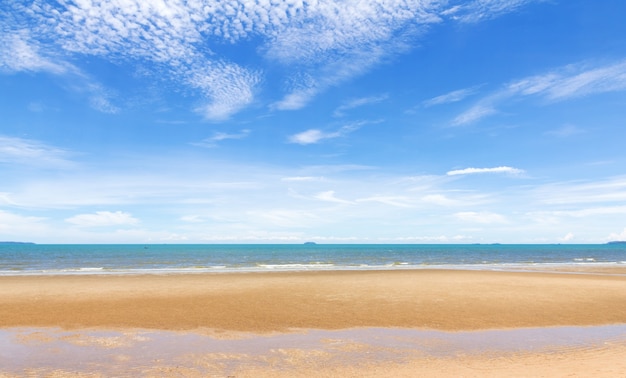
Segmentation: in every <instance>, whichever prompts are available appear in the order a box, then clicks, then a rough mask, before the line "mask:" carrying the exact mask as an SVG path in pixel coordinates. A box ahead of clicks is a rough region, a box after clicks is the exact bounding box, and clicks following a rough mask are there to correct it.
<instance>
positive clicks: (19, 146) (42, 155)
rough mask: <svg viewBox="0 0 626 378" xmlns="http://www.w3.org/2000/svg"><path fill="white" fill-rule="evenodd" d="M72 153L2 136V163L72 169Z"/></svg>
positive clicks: (0, 161) (0, 137) (0, 146)
mask: <svg viewBox="0 0 626 378" xmlns="http://www.w3.org/2000/svg"><path fill="white" fill-rule="evenodd" d="M69 155H70V153H69V152H68V151H66V150H63V149H61V148H58V147H54V146H49V145H47V144H45V143H42V142H40V141H36V140H31V139H23V138H14V137H8V136H2V135H0V163H12V164H15V163H17V164H23V165H29V166H38V167H56V168H60V167H71V166H73V165H74V163H73V162H72V161H70V160H69Z"/></svg>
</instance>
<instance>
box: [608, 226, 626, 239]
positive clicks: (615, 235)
mask: <svg viewBox="0 0 626 378" xmlns="http://www.w3.org/2000/svg"><path fill="white" fill-rule="evenodd" d="M607 240H609V241H626V227H624V230H623V231H622V232H620V233H617V232H613V233H611V234H610V235H609V236H608V237H607Z"/></svg>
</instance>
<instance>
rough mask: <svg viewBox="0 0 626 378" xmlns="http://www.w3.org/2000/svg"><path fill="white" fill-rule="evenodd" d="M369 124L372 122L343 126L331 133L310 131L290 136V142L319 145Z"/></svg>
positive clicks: (316, 130)
mask: <svg viewBox="0 0 626 378" xmlns="http://www.w3.org/2000/svg"><path fill="white" fill-rule="evenodd" d="M367 123H370V122H355V123H352V124H349V125H345V126H342V127H340V128H339V129H338V130H335V131H330V132H326V131H322V130H319V129H309V130H306V131H303V132H301V133H297V134H294V135H292V136H290V137H289V142H290V143H296V144H302V145H306V144H315V143H319V142H321V141H322V140H325V139H334V138H340V137H344V136H346V135H348V134H350V133H352V132H354V131H356V130H358V129H360V128H361V126H363V125H365V124H367Z"/></svg>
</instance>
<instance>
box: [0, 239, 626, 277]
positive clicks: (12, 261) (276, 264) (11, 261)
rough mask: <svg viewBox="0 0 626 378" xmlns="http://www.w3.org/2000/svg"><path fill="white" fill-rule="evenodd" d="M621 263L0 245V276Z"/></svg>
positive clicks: (381, 251) (530, 249)
mask: <svg viewBox="0 0 626 378" xmlns="http://www.w3.org/2000/svg"><path fill="white" fill-rule="evenodd" d="M542 265H545V266H548V265H550V266H558V265H564V266H572V265H574V266H578V265H579V266H583V265H592V266H600V265H602V266H606V265H609V266H620V265H621V266H626V244H593V245H571V244H549V245H537V244H524V245H509V244H502V245H500V244H489V245H486V244H472V245H459V244H452V245H440V244H436V245H435V244H427V245H415V244H410V245H398V244H386V245H385V244H364V245H358V244H336V245H329V244H314V245H308V244H303V245H302V244H301V245H284V244H273V245H268V244H262V245H250V244H245V245H244V244H240V245H231V244H227V245H215V244H202V245H188V244H181V245H174V244H159V245H156V244H149V245H136V244H133V245H109V244H99V245H78V244H68V245H59V244H54V245H52V244H51V245H45V244H0V275H5V276H6V275H37V274H143V273H162V274H164V273H193V272H198V273H202V272H259V271H303V270H374V269H424V268H451V269H483V270H486V269H488V270H507V269H520V268H522V269H523V268H524V267H537V266H542Z"/></svg>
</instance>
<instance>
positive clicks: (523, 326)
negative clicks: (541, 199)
mask: <svg viewBox="0 0 626 378" xmlns="http://www.w3.org/2000/svg"><path fill="white" fill-rule="evenodd" d="M625 273H626V271H621V270H620V269H613V270H609V271H602V270H600V271H592V272H581V271H577V272H569V273H563V272H501V271H478V270H476V271H467V270H465V271H463V270H396V271H393V270H392V271H317V272H277V273H226V274H171V275H156V274H153V275H66V276H63V275H54V276H45V275H35V276H4V277H0V327H1V328H2V330H3V333H2V338H0V340H4V341H2V343H3V348H2V349H3V352H2V353H0V362H2V364H0V366H5V367H4V368H0V376H7V377H13V376H64V375H65V374H67V375H71V374H92V375H87V376H113V375H115V376H119V375H124V374H127V375H128V376H137V375H139V376H236V377H245V376H269V377H272V376H285V377H286V376H355V377H356V376H407V377H410V376H458V375H464V376H502V375H506V376H570V375H573V376H588V375H594V376H626V358H624V356H625V355H626V327H624V325H625V324H626V274H625ZM594 329H595V330H596V331H594ZM320 332H321V333H320ZM546 335H547V336H546ZM192 336H193V337H196V338H197V339H194V341H193V343H192V345H195V347H189V345H190V341H189V339H186V338H185V337H187V338H188V337H192ZM81 340H82V341H81ZM202 340H204V341H202ZM498 340H500V341H498ZM503 340H505V341H503ZM506 340H508V341H506ZM194 343H195V344H194ZM209 344H210V345H212V347H210V348H209V347H208V346H207V345H209ZM64 345H65V347H64ZM148 345H149V347H148ZM442 345H444V346H445V345H448V347H442ZM54 348H56V350H57V357H58V356H59V354H61V355H62V354H63V353H66V354H68V356H67V359H58V358H56V357H55V358H50V357H49V356H50V354H49V353H50V352H49V351H50V350H51V349H54ZM64 348H65V349H64ZM68 348H69V349H68ZM207 348H208V349H207ZM147 350H151V351H152V352H151V353H149V355H150V356H152V357H154V358H150V356H147V355H146V351H147ZM164 350H167V351H168V352H167V353H166V355H163V353H164ZM27 351H28V353H31V356H30V357H28V356H26V355H24V354H26V353H27ZM63 351H65V352H63ZM92 355H94V356H98V357H97V358H96V357H93V356H92ZM37 356H38V357H37ZM90 356H91V357H90ZM158 356H160V357H158ZM94 358H95V360H94ZM86 361H87V362H89V363H87V362H86ZM2 369H4V370H2Z"/></svg>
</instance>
